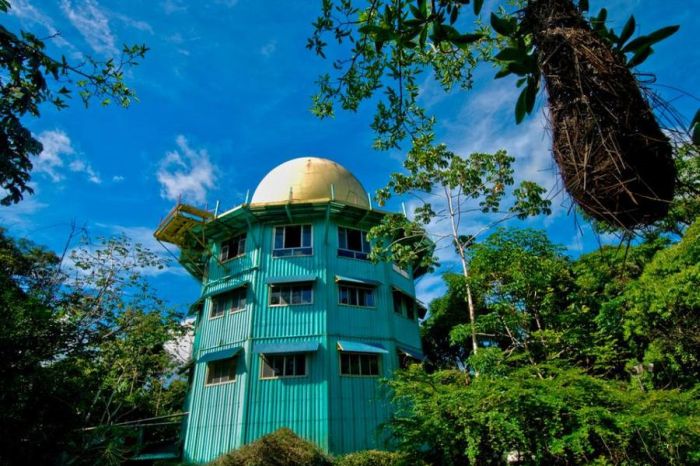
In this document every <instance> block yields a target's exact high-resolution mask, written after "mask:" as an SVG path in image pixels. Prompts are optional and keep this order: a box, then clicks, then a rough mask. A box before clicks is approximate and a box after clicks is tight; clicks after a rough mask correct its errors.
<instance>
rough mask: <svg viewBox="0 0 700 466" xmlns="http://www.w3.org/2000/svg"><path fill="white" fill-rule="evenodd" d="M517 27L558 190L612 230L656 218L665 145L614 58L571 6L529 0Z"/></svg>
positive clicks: (671, 183) (662, 201)
mask: <svg viewBox="0 0 700 466" xmlns="http://www.w3.org/2000/svg"><path fill="white" fill-rule="evenodd" d="M524 23H525V24H526V25H527V26H528V27H531V28H532V30H533V32H534V41H535V46H536V47H537V49H538V50H539V60H540V62H539V65H540V69H541V71H542V75H543V77H544V81H545V86H546V89H547V93H548V97H549V111H550V124H551V129H552V137H553V145H554V147H553V151H554V158H555V160H556V162H557V165H558V166H559V171H560V173H561V176H562V178H563V180H564V185H565V187H566V190H567V191H568V192H569V194H570V195H571V196H572V197H573V199H574V200H575V202H576V203H577V204H578V205H579V206H580V207H581V208H582V209H583V210H584V211H585V212H586V213H587V214H589V215H591V216H592V217H594V218H596V219H598V220H602V221H604V222H607V223H609V224H612V225H614V226H617V227H624V228H634V227H638V226H642V225H648V224H650V223H652V222H654V221H655V220H658V219H660V218H662V217H664V216H665V215H666V214H667V212H668V207H669V203H670V201H671V199H672V198H673V192H674V188H675V180H676V170H675V165H674V162H673V158H672V149H671V145H670V143H669V140H668V138H667V137H666V136H665V135H664V134H663V132H662V131H661V128H660V127H659V125H658V123H657V122H656V119H655V117H654V115H653V113H652V111H651V108H650V107H649V104H648V102H647V101H646V99H645V98H644V97H643V96H642V94H641V92H640V89H639V85H638V83H637V80H636V79H635V78H634V76H633V75H632V73H630V71H629V69H627V67H626V66H625V64H624V63H623V61H622V59H621V58H620V57H619V56H617V55H616V54H615V53H614V52H613V51H612V50H611V49H610V47H609V46H608V45H606V44H605V43H604V42H603V41H602V40H601V39H600V38H599V37H598V36H597V35H596V33H595V32H594V31H592V30H591V28H590V26H589V25H588V23H587V22H586V21H585V20H584V19H583V17H582V16H581V14H580V12H579V11H578V10H577V9H576V7H575V6H574V5H573V3H572V2H571V0H530V1H529V3H528V6H527V8H526V9H525V18H524Z"/></svg>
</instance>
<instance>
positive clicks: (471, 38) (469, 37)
mask: <svg viewBox="0 0 700 466" xmlns="http://www.w3.org/2000/svg"><path fill="white" fill-rule="evenodd" d="M483 37H484V36H482V35H481V34H461V35H458V36H457V37H452V38H451V39H450V42H452V43H453V44H455V45H456V46H457V47H460V48H465V47H466V46H467V45H469V44H473V43H474V42H476V41H478V40H479V39H483Z"/></svg>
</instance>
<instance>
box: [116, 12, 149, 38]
mask: <svg viewBox="0 0 700 466" xmlns="http://www.w3.org/2000/svg"><path fill="white" fill-rule="evenodd" d="M110 16H111V17H112V18H114V19H116V20H118V21H121V22H122V23H124V24H125V25H127V26H129V27H130V28H133V29H136V30H138V31H143V32H148V33H149V34H153V27H152V26H151V25H150V24H148V23H147V22H146V21H142V20H139V19H134V18H132V17H131V16H127V15H124V14H121V13H115V12H111V13H110Z"/></svg>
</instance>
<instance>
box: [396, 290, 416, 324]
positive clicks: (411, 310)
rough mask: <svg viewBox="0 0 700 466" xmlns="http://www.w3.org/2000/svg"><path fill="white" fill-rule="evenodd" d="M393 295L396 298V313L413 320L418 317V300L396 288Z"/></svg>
mask: <svg viewBox="0 0 700 466" xmlns="http://www.w3.org/2000/svg"><path fill="white" fill-rule="evenodd" d="M392 297H393V298H394V312H395V313H397V314H399V315H402V316H404V317H407V318H409V319H411V320H413V319H415V318H416V302H415V300H414V299H413V298H411V297H410V296H408V295H406V294H404V293H402V292H400V291H399V290H394V291H393V292H392Z"/></svg>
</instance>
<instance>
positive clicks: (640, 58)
mask: <svg viewBox="0 0 700 466" xmlns="http://www.w3.org/2000/svg"><path fill="white" fill-rule="evenodd" d="M653 52H654V50H653V49H652V48H651V47H648V46H647V47H644V48H642V49H639V50H637V52H636V53H635V54H634V55H633V56H632V58H630V60H629V61H628V62H627V68H634V67H635V66H637V65H640V64H641V63H643V62H644V60H646V59H647V58H649V55H651V54H652V53H653Z"/></svg>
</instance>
